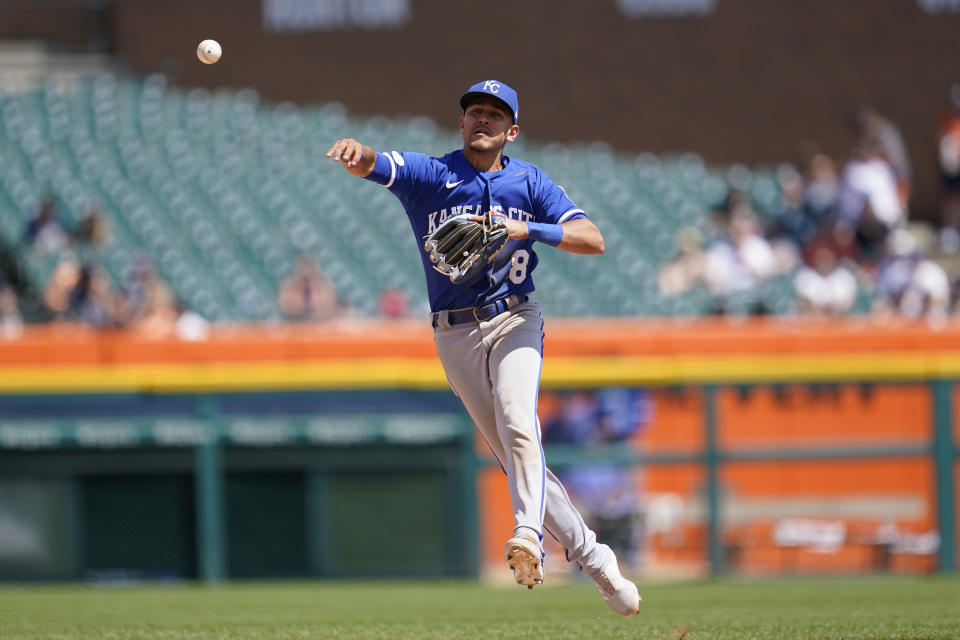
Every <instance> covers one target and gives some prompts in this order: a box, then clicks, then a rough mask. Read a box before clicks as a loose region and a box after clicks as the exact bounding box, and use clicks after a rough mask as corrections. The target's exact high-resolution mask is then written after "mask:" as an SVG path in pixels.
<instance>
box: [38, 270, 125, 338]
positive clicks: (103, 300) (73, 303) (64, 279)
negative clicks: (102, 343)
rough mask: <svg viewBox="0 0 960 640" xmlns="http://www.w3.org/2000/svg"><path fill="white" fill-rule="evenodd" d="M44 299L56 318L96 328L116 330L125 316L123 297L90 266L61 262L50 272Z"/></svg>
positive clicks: (100, 272)
mask: <svg viewBox="0 0 960 640" xmlns="http://www.w3.org/2000/svg"><path fill="white" fill-rule="evenodd" d="M43 300H44V304H45V305H46V307H47V309H49V310H50V311H51V312H52V313H53V314H54V315H55V316H56V317H57V318H58V319H61V320H78V321H81V322H84V323H87V324H90V325H93V326H96V327H115V326H119V325H121V324H122V323H123V321H124V319H125V318H126V316H127V312H126V304H125V301H124V300H123V298H122V296H120V295H119V293H117V292H116V291H115V290H114V289H113V287H111V285H110V281H109V279H108V278H107V276H106V274H105V273H103V272H102V271H101V270H100V269H99V268H97V267H96V266H95V265H93V264H91V263H81V262H80V261H79V260H77V259H75V258H72V257H70V258H66V259H64V260H62V261H61V262H60V263H59V264H58V265H57V266H56V267H55V268H54V270H53V273H52V274H51V276H50V280H49V281H48V282H47V285H46V287H45V288H44V292H43Z"/></svg>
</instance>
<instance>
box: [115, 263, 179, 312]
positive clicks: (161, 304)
mask: <svg viewBox="0 0 960 640" xmlns="http://www.w3.org/2000/svg"><path fill="white" fill-rule="evenodd" d="M123 293H124V297H125V299H126V302H127V307H128V318H127V319H128V322H129V323H130V324H133V325H141V323H143V322H144V321H145V320H146V319H147V318H149V319H150V320H149V322H147V324H146V325H144V326H146V327H149V326H150V325H151V324H156V323H158V322H160V321H162V320H163V318H164V317H169V318H170V321H169V323H168V324H169V325H170V327H171V330H172V327H173V324H174V322H175V321H176V313H175V312H174V304H173V293H172V292H171V291H170V287H169V286H168V285H167V283H166V282H165V281H164V279H163V278H162V277H161V276H160V274H159V273H157V270H156V267H154V264H153V260H151V259H150V257H149V256H147V255H141V256H139V257H138V258H137V259H136V261H135V262H134V265H133V268H132V269H131V270H130V272H129V274H128V276H127V279H126V281H125V282H124V285H123Z"/></svg>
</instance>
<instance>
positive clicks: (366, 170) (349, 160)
mask: <svg viewBox="0 0 960 640" xmlns="http://www.w3.org/2000/svg"><path fill="white" fill-rule="evenodd" d="M327 157H328V158H330V159H331V160H333V161H334V162H341V163H343V168H344V169H346V170H347V171H349V172H350V173H352V174H353V175H355V176H359V177H361V178H364V177H366V176H367V175H369V174H370V172H371V171H373V165H374V164H375V163H376V161H377V154H376V152H375V151H374V150H373V149H371V148H370V147H368V146H366V145H363V144H360V143H359V142H357V141H356V140H354V139H353V138H340V139H339V140H337V141H336V142H334V143H333V146H331V147H330V150H329V151H327Z"/></svg>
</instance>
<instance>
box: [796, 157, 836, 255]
mask: <svg viewBox="0 0 960 640" xmlns="http://www.w3.org/2000/svg"><path fill="white" fill-rule="evenodd" d="M839 197H840V178H839V176H838V175H837V163H836V162H835V161H834V159H833V158H832V157H830V156H829V155H827V154H825V153H814V154H813V155H812V156H811V157H810V162H809V163H808V165H807V171H806V176H805V185H804V192H803V208H804V211H805V212H806V215H807V216H808V217H809V219H810V220H811V221H812V222H813V223H814V225H815V227H816V229H817V232H818V233H819V232H820V231H822V230H823V227H824V225H825V224H827V223H828V221H832V219H833V217H834V215H835V214H836V209H837V200H838V199H839ZM814 235H816V234H814ZM811 238H812V237H811ZM811 238H807V240H810V239H811Z"/></svg>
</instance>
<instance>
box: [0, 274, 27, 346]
mask: <svg viewBox="0 0 960 640" xmlns="http://www.w3.org/2000/svg"><path fill="white" fill-rule="evenodd" d="M22 333H23V317H22V316H21V315H20V303H19V300H18V298H17V292H16V290H15V289H14V288H13V286H12V285H10V284H9V283H7V282H5V281H3V280H2V279H0V339H5V340H13V339H15V338H19V337H20V335H21V334H22Z"/></svg>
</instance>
